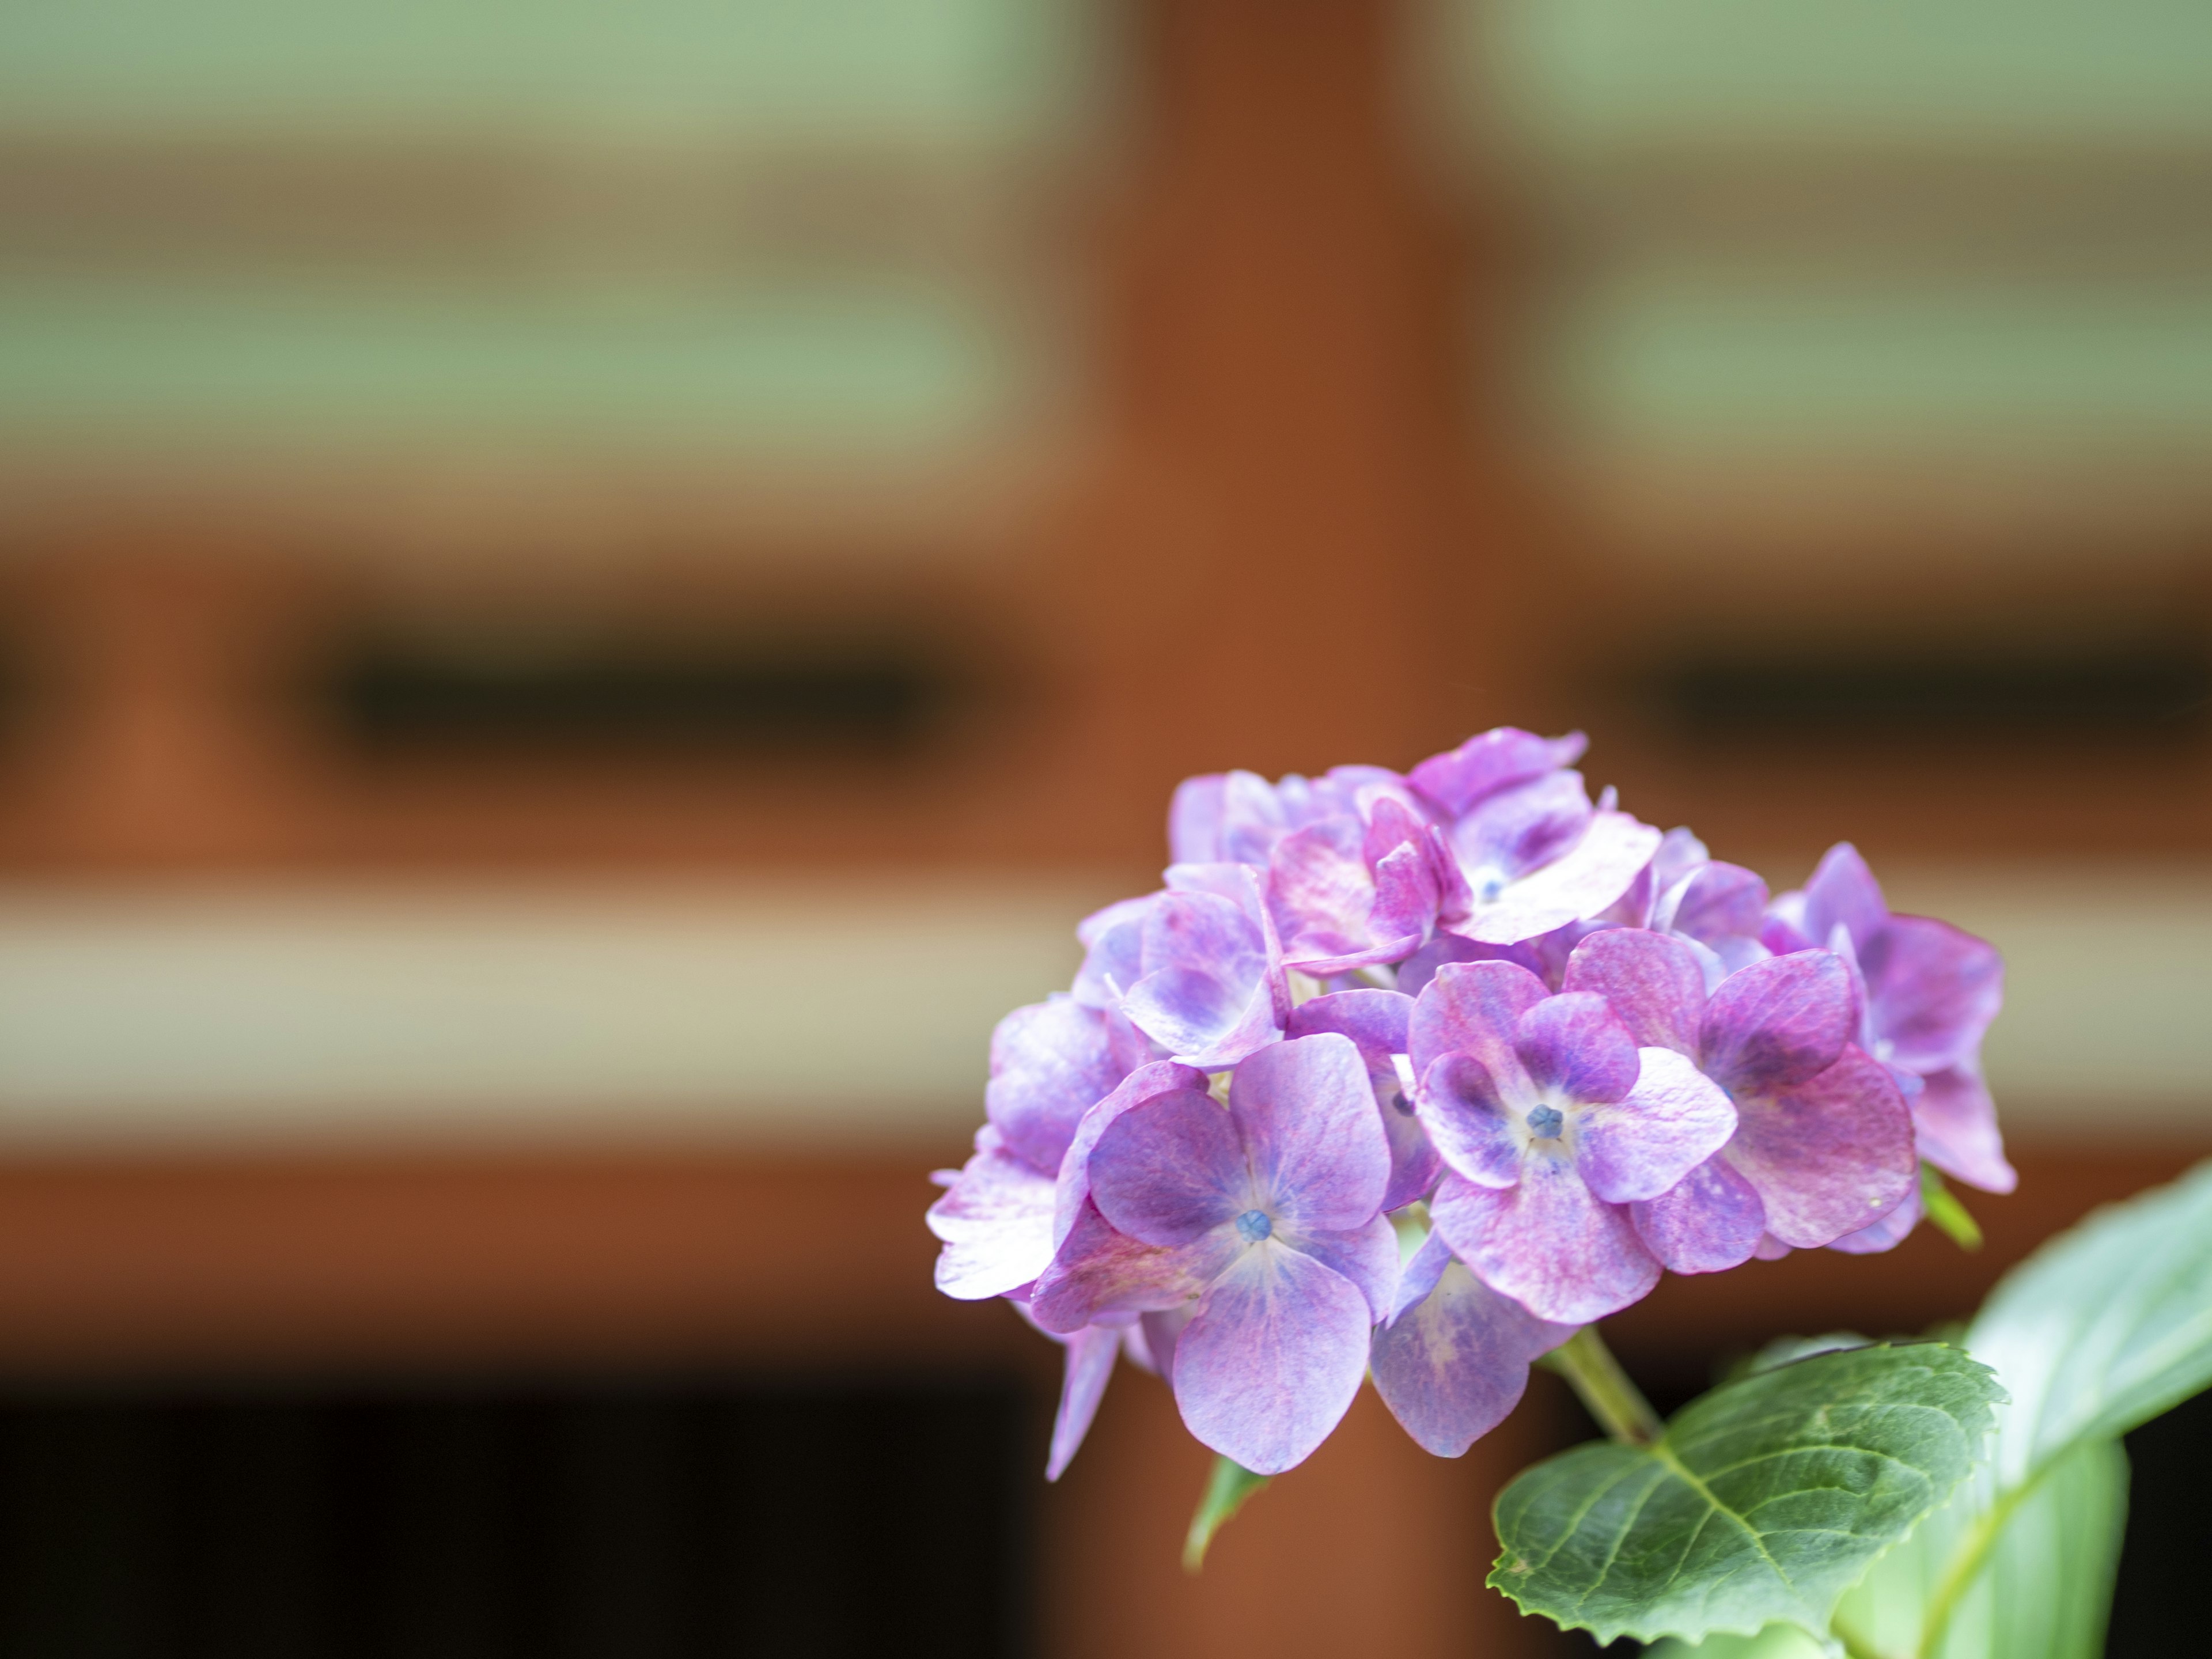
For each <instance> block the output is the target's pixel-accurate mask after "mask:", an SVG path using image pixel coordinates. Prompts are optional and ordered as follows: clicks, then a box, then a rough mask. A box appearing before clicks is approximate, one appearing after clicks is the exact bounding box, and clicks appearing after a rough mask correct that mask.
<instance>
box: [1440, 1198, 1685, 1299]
mask: <svg viewBox="0 0 2212 1659" xmlns="http://www.w3.org/2000/svg"><path fill="white" fill-rule="evenodd" d="M1429 1213H1430V1216H1431V1218H1432V1219H1433V1220H1434V1221H1435V1223H1436V1226H1437V1231H1438V1232H1440V1233H1442V1234H1443V1236H1444V1242H1445V1243H1447V1244H1449V1245H1450V1246H1451V1248H1452V1254H1453V1255H1456V1256H1457V1257H1459V1259H1460V1260H1461V1261H1464V1262H1466V1263H1467V1265H1468V1267H1472V1268H1473V1269H1474V1273H1475V1276H1476V1277H1477V1278H1478V1279H1481V1280H1482V1281H1483V1283H1485V1284H1486V1285H1489V1286H1490V1287H1491V1289H1492V1290H1494V1291H1503V1292H1504V1294H1505V1295H1507V1296H1510V1297H1512V1298H1513V1299H1514V1300H1515V1301H1516V1302H1518V1303H1519V1304H1521V1305H1522V1307H1524V1308H1526V1309H1528V1311H1529V1312H1530V1313H1532V1314H1534V1315H1535V1316H1537V1317H1538V1318H1539V1319H1547V1320H1552V1321H1554V1322H1558V1323H1560V1324H1565V1325H1587V1324H1589V1322H1591V1321H1593V1320H1596V1319H1602V1318H1604V1317H1605V1316H1606V1315H1607V1314H1609V1313H1618V1312H1619V1311H1620V1310H1621V1309H1623V1308H1625V1307H1626V1306H1628V1305H1629V1304H1631V1303H1632V1302H1635V1301H1638V1300H1640V1299H1641V1298H1642V1297H1644V1296H1645V1295H1647V1294H1649V1293H1650V1289H1651V1287H1652V1286H1653V1285H1656V1284H1657V1283H1658V1282H1659V1261H1658V1258H1657V1257H1656V1256H1655V1255H1652V1254H1651V1252H1650V1251H1649V1250H1647V1249H1644V1243H1643V1241H1642V1240H1641V1239H1639V1238H1638V1237H1637V1236H1636V1229H1635V1227H1634V1226H1633V1225H1632V1224H1631V1223H1630V1221H1629V1218H1628V1212H1627V1211H1626V1209H1624V1208H1622V1207H1621V1206H1619V1205H1614V1204H1607V1203H1606V1202H1604V1201H1603V1200H1601V1199H1599V1198H1598V1197H1597V1195H1596V1194H1594V1193H1592V1192H1591V1191H1590V1189H1589V1188H1588V1187H1587V1186H1585V1185H1584V1184H1583V1179H1582V1177H1581V1176H1579V1175H1578V1174H1577V1173H1576V1171H1575V1168H1574V1166H1573V1165H1572V1164H1570V1163H1568V1162H1566V1161H1565V1159H1554V1158H1534V1159H1531V1160H1530V1162H1529V1166H1528V1169H1527V1170H1525V1171H1524V1172H1523V1173H1522V1177H1521V1182H1520V1184H1519V1185H1518V1186H1515V1187H1510V1188H1505V1189H1504V1190H1502V1191H1501V1190H1498V1189H1497V1188H1489V1187H1478V1186H1476V1185H1474V1183H1473V1182H1468V1181H1462V1180H1459V1179H1457V1178H1456V1177H1455V1176H1449V1175H1447V1176H1445V1177H1444V1178H1443V1183H1442V1184H1441V1185H1440V1186H1438V1187H1437V1196H1436V1199H1435V1201H1434V1202H1433V1203H1431V1206H1430V1207H1429Z"/></svg>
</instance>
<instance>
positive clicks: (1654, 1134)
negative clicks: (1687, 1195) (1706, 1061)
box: [1575, 1048, 1736, 1204]
mask: <svg viewBox="0 0 2212 1659" xmlns="http://www.w3.org/2000/svg"><path fill="white" fill-rule="evenodd" d="M1638 1057H1639V1059H1640V1060H1642V1063H1643V1069H1642V1071H1641V1073H1639V1074H1638V1077H1637V1079H1636V1086H1635V1087H1634V1088H1633V1089H1632V1090H1631V1091H1629V1093H1628V1097H1627V1098H1626V1099H1625V1100H1623V1101H1621V1102H1620V1104H1618V1105H1613V1106H1593V1107H1591V1108H1590V1109H1589V1110H1588V1111H1587V1112H1585V1113H1583V1117H1582V1127H1581V1131H1580V1133H1579V1137H1578V1139H1577V1143H1576V1146H1575V1162H1576V1164H1577V1167H1578V1168H1579V1169H1580V1170H1582V1175H1583V1180H1584V1181H1586V1182H1589V1189H1590V1191H1592V1192H1593V1193H1595V1194H1597V1195H1598V1197H1600V1198H1601V1199H1603V1200H1606V1201H1607V1203H1611V1204H1632V1203H1635V1202H1637V1201H1638V1200H1644V1199H1652V1198H1656V1197H1658V1196H1659V1194H1662V1193H1663V1192H1665V1191H1666V1190H1667V1189H1668V1188H1670V1187H1672V1186H1674V1183H1675V1182H1678V1181H1680V1180H1681V1179H1682V1177H1683V1176H1686V1175H1687V1174H1689V1172H1690V1171H1691V1170H1694V1169H1695V1168H1697V1167H1698V1165H1699V1164H1703V1163H1704V1162H1705V1160H1706V1159H1707V1158H1711V1156H1712V1155H1713V1154H1714V1153H1715V1152H1718V1151H1720V1149H1721V1148H1722V1147H1723V1146H1725V1145H1727V1144H1728V1139H1729V1136H1730V1135H1732V1134H1734V1133H1735V1127H1736V1113H1735V1106H1734V1105H1733V1104H1732V1103H1730V1102H1729V1097H1728V1096H1727V1094H1726V1093H1724V1092H1723V1091H1722V1089H1721V1087H1720V1085H1718V1084H1717V1083H1715V1082H1714V1081H1713V1080H1712V1079H1711V1078H1709V1077H1707V1076H1706V1075H1705V1073H1703V1072H1700V1071H1699V1069H1698V1068H1697V1067H1696V1066H1693V1065H1692V1064H1691V1063H1690V1062H1689V1061H1688V1060H1685V1059H1683V1058H1682V1056H1681V1055H1680V1054H1676V1053H1675V1052H1674V1050H1673V1049H1672V1048H1644V1049H1642V1050H1639V1051H1638Z"/></svg>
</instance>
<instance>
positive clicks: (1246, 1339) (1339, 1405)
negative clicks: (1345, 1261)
mask: <svg viewBox="0 0 2212 1659" xmlns="http://www.w3.org/2000/svg"><path fill="white" fill-rule="evenodd" d="M1369 1328H1370V1314H1369V1310H1368V1306H1367V1298H1366V1297H1364V1296H1362V1295H1361V1294H1360V1293H1359V1290H1358V1286H1357V1285H1353V1284H1352V1282H1351V1281H1350V1280H1349V1279H1346V1278H1344V1277H1343V1276H1342V1275H1341V1274H1340V1273H1334V1272H1332V1271H1331V1270H1330V1269H1328V1267H1323V1266H1322V1264H1321V1263H1320V1262H1318V1261H1315V1260H1314V1259H1313V1258H1312V1257H1311V1256H1310V1255H1301V1254H1300V1253H1299V1252H1298V1251H1297V1250H1293V1249H1290V1248H1288V1247H1287V1246H1285V1245H1282V1244H1278V1243H1275V1242H1274V1241H1273V1239H1269V1240H1267V1242H1265V1243H1260V1244H1255V1245H1254V1246H1253V1247H1252V1248H1251V1249H1249V1250H1247V1251H1245V1252H1244V1254H1243V1255H1242V1256H1241V1257H1240V1258H1239V1259H1238V1260H1237V1262H1236V1263H1235V1264H1234V1265H1233V1266H1232V1267H1230V1268H1229V1270H1228V1271H1227V1272H1225V1273H1223V1274H1222V1275H1221V1277H1220V1278H1219V1279H1216V1280H1215V1281H1214V1283H1213V1285H1212V1287H1211V1288H1210V1289H1208V1290H1207V1291H1206V1295H1205V1297H1203V1298H1202V1299H1201V1300H1200V1303H1199V1304H1198V1311H1197V1312H1196V1313H1195V1314H1194V1316H1192V1318H1191V1322H1190V1323H1189V1324H1188V1326H1187V1327H1185V1328H1184V1330H1183V1333H1182V1338H1181V1340H1179V1341H1177V1343H1176V1356H1175V1395H1176V1405H1177V1406H1178V1407H1181V1408H1182V1420H1183V1423H1184V1425H1185V1426H1187V1427H1188V1429H1189V1430H1190V1431H1191V1433H1192V1434H1194V1435H1195V1436H1196V1437H1198V1438H1199V1440H1200V1441H1201V1442H1203V1443H1205V1444H1206V1445H1207V1446H1209V1447H1211V1448H1212V1449H1213V1450H1215V1451H1217V1452H1219V1453H1220V1454H1221V1455H1223V1456H1225V1457H1228V1458H1231V1459H1233V1460H1235V1461H1236V1462H1238V1463H1241V1464H1243V1466H1244V1468H1248V1469H1249V1470H1251V1471H1252V1472H1253V1473H1254V1474H1281V1473H1282V1472H1283V1471H1284V1470H1285V1469H1288V1468H1295V1467H1297V1465H1298V1464H1300V1463H1303V1462H1305V1460H1306V1459H1307V1458H1308V1457H1310V1456H1311V1455H1313V1453H1314V1450H1315V1449H1316V1447H1318V1446H1319V1445H1320V1444H1321V1443H1322V1441H1324V1440H1326V1439H1328V1436H1329V1432H1330V1431H1332V1430H1333V1429H1334V1428H1335V1427H1336V1425H1337V1424H1338V1423H1340V1421H1342V1420H1343V1418H1344V1414H1345V1413H1346V1412H1347V1411H1349V1410H1350V1409H1351V1408H1352V1398H1353V1396H1354V1395H1357V1394H1358V1392H1359V1383H1360V1379H1361V1378H1362V1377H1364V1376H1365V1375H1366V1373H1367V1338H1368V1331H1369Z"/></svg>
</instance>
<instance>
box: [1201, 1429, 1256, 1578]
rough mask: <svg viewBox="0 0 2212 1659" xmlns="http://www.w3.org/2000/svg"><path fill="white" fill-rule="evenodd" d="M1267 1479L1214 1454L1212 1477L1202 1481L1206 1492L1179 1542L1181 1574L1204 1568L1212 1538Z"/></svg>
mask: <svg viewBox="0 0 2212 1659" xmlns="http://www.w3.org/2000/svg"><path fill="white" fill-rule="evenodd" d="M1269 1478H1270V1477H1268V1476H1267V1475H1264V1474H1253V1473H1252V1471H1251V1470H1249V1469H1248V1468H1244V1467H1243V1465H1242V1464H1240V1463H1232V1462H1230V1460H1229V1459H1227V1458H1225V1457H1223V1456H1221V1455H1218V1454H1217V1455H1215V1457H1214V1460H1213V1473H1212V1474H1210V1475H1208V1476H1207V1477H1206V1492H1205V1494H1204V1496H1202V1497H1201V1498H1200V1499H1199V1500H1198V1509H1197V1510H1196V1512H1195V1513H1194V1514H1193V1515H1192V1516H1191V1517H1190V1531H1189V1532H1188V1534H1186V1535H1185V1536H1184V1538H1183V1541H1182V1570H1183V1571H1185V1572H1196V1571H1198V1570H1199V1569H1200V1567H1202V1566H1204V1565H1206V1550H1207V1548H1208V1547H1210V1546H1211V1545H1212V1542H1213V1534H1215V1533H1217V1532H1219V1531H1220V1530H1221V1529H1222V1528H1224V1527H1225V1526H1227V1525H1228V1524H1229V1522H1231V1519H1233V1518H1234V1517H1235V1516H1236V1514H1237V1510H1241V1509H1243V1507H1244V1500H1245V1499H1246V1498H1249V1497H1251V1495H1252V1494H1253V1493H1254V1492H1257V1491H1259V1490H1260V1488H1261V1487H1262V1486H1266V1485H1267V1481H1268V1480H1269Z"/></svg>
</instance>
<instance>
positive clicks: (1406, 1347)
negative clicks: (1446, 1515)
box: [1369, 1233, 1574, 1457]
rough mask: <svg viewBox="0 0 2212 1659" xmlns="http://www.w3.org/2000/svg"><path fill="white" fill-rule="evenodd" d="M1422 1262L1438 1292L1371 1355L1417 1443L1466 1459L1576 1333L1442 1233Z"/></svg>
mask: <svg viewBox="0 0 2212 1659" xmlns="http://www.w3.org/2000/svg"><path fill="white" fill-rule="evenodd" d="M1424 1258H1428V1260H1427V1261H1424ZM1414 1261H1415V1262H1416V1263H1420V1264H1421V1265H1422V1267H1423V1268H1424V1270H1425V1273H1426V1276H1427V1278H1428V1280H1429V1283H1430V1285H1431V1286H1433V1288H1432V1289H1428V1290H1426V1291H1425V1292H1424V1294H1423V1295H1422V1296H1421V1297H1419V1298H1417V1300H1416V1303H1415V1305H1414V1306H1413V1310H1412V1311H1411V1312H1410V1313H1407V1314H1403V1315H1401V1316H1400V1317H1399V1318H1398V1319H1396V1320H1395V1321H1394V1322H1391V1323H1390V1324H1389V1325H1388V1326H1386V1327H1384V1328H1383V1329H1382V1330H1379V1331H1377V1332H1376V1334H1375V1340H1374V1346H1373V1350H1372V1352H1371V1353H1370V1356H1369V1364H1370V1365H1371V1366H1372V1368H1373V1370H1374V1373H1375V1391H1376V1393H1377V1394H1379V1395H1382V1396H1383V1404H1384V1405H1386V1406H1388V1407H1389V1408H1390V1413H1391V1415H1392V1416H1394V1417H1395V1418H1396V1419H1398V1421H1399V1423H1400V1424H1401V1425H1402V1426H1403V1427H1404V1429H1405V1431H1406V1432H1407V1434H1409V1435H1411V1436H1413V1440H1414V1443H1416V1444H1418V1445H1419V1446H1420V1447H1421V1448H1422V1449H1424V1450H1426V1451H1431V1452H1433V1453H1435V1454H1436V1455H1437V1456H1438V1457H1458V1456H1460V1455H1462V1454H1463V1453H1465V1451H1466V1450H1467V1449H1468V1447H1469V1446H1471V1445H1473V1444H1474V1443H1475V1442H1476V1441H1477V1440H1479V1439H1480V1438H1481V1437H1483V1436H1484V1435H1486V1434H1487V1433H1489V1432H1490V1431H1491V1430H1492V1429H1494V1428H1496V1427H1497V1426H1498V1425H1499V1424H1500V1423H1502V1422H1504V1420H1505V1418H1506V1415H1507V1413H1510V1412H1511V1411H1512V1409H1513V1407H1515V1406H1516V1405H1517V1404H1519V1403H1520V1400H1521V1393H1522V1389H1524V1388H1526V1387H1527V1386H1528V1365H1529V1362H1530V1361H1532V1360H1534V1358H1537V1356H1539V1355H1540V1354H1544V1353H1548V1352H1550V1351H1551V1350H1552V1349H1553V1348H1555V1347H1557V1346H1559V1344H1560V1343H1562V1342H1564V1341H1565V1340H1567V1339H1568V1338H1569V1337H1570V1336H1571V1335H1573V1334H1574V1328H1573V1327H1572V1326H1571V1325H1554V1324H1551V1323H1549V1322H1546V1321H1544V1320H1541V1319H1539V1318H1537V1317H1536V1316H1534V1314H1532V1313H1530V1312H1529V1311H1528V1310H1527V1309H1526V1308H1524V1307H1522V1305H1521V1304H1519V1303H1517V1302H1515V1301H1513V1300H1512V1299H1511V1298H1510V1297H1503V1296H1500V1295H1498V1292H1497V1291H1493V1290H1492V1289H1491V1288H1490V1287H1489V1286H1488V1285H1485V1284H1484V1283H1483V1282H1482V1281H1481V1280H1480V1279H1477V1278H1476V1277H1475V1276H1474V1274H1473V1273H1469V1272H1468V1270H1467V1269H1466V1268H1465V1267H1462V1265H1461V1264H1460V1263H1459V1262H1458V1261H1455V1260H1453V1258H1452V1255H1451V1252H1450V1250H1449V1249H1447V1248H1445V1245H1444V1243H1443V1239H1442V1238H1440V1237H1438V1236H1437V1235H1436V1234H1435V1233H1431V1234H1430V1235H1429V1237H1428V1242H1427V1243H1425V1244H1423V1245H1422V1246H1421V1249H1420V1251H1419V1254H1418V1255H1416V1256H1415V1257H1414ZM1409 1270H1410V1269H1409Z"/></svg>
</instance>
